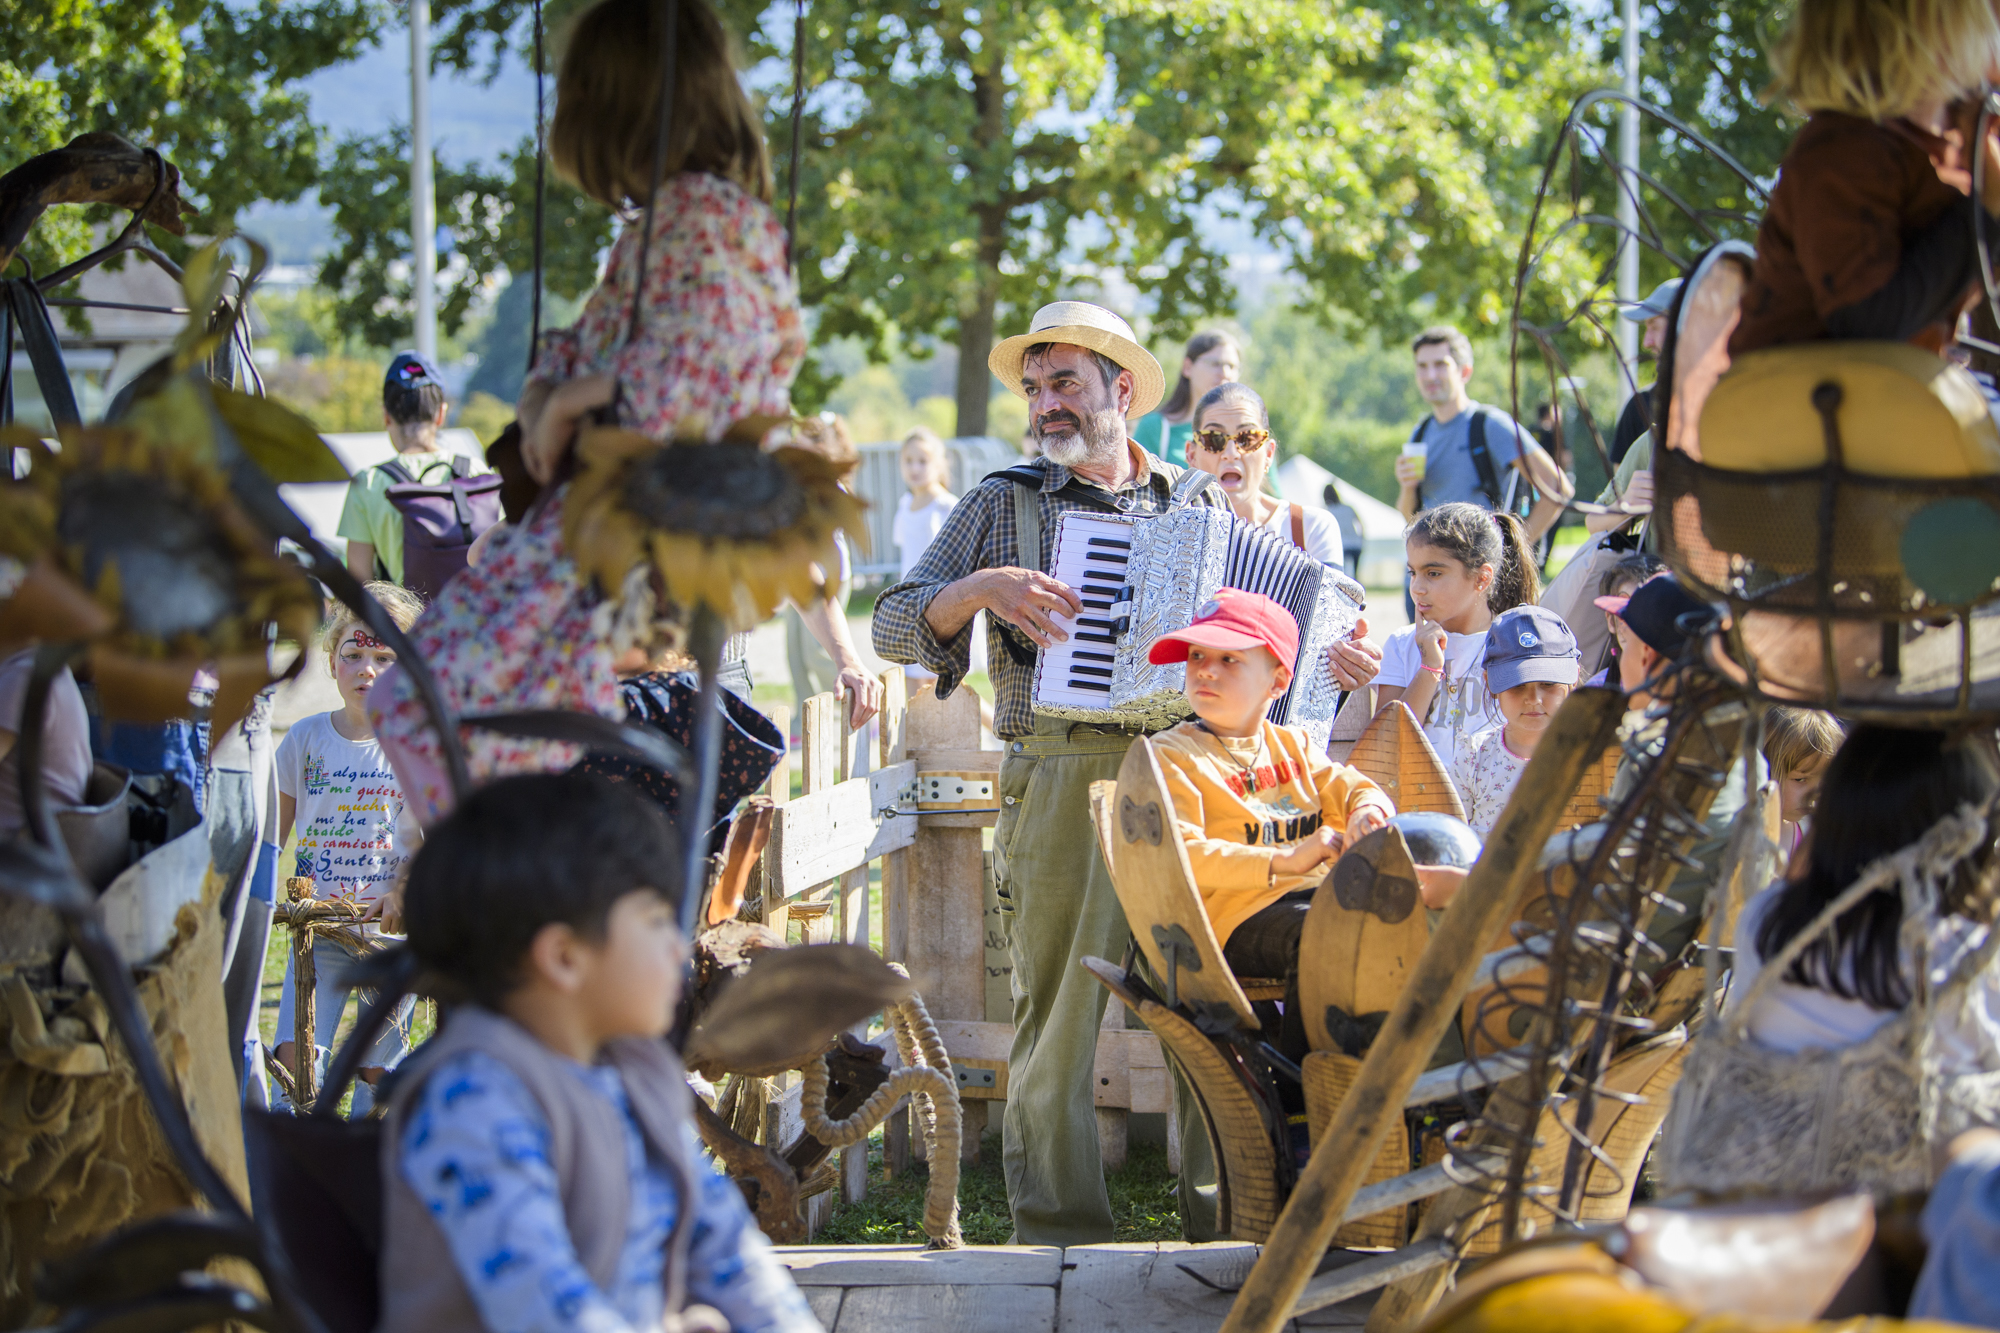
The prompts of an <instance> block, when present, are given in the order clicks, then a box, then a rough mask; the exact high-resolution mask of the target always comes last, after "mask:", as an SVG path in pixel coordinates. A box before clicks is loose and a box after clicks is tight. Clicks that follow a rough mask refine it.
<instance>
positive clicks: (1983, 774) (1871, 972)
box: [1726, 725, 2000, 1076]
mask: <svg viewBox="0 0 2000 1333" xmlns="http://www.w3.org/2000/svg"><path fill="white" fill-rule="evenodd" d="M1995 787H1996V777H1995V773H1994V768H1993V763H1992V760H1991V758H1990V757H1989V756H1988V754H1987V753H1986V752H1985V750H1984V749H1983V748H1982V747H1981V745H1980V744H1979V743H1978V742H1976V741H1974V740H1971V739H1969V738H1964V737H1952V736H1948V735H1947V734H1945V733H1943V732H1937V731H1916V730H1909V729H1904V728H1896V727H1877V726H1867V725H1863V726H1857V727H1856V728H1855V729H1854V731H1853V733H1852V734H1851V735H1849V736H1848V738H1847V739H1846V741H1845V742H1844V743H1843V744H1842V745H1841V747H1840V750H1839V752H1838V753H1836V754H1835V755H1834V757H1833V760H1832V762H1830V763H1829V764H1828V765H1827V770H1826V780H1825V783H1824V785H1823V786H1822V787H1821V788H1820V795H1819V808H1818V811H1817V813H1816V814H1815V816H1814V818H1813V823H1812V832H1811V834H1810V836H1809V837H1808V839H1807V842H1806V845H1805V846H1804V848H1803V849H1802V851H1801V854H1800V855H1799V856H1797V857H1795V858H1794V859H1793V863H1792V868H1791V870H1790V871H1789V872H1788V874H1787V875H1786V877H1785V878H1783V879H1780V880H1778V881H1777V882H1776V883H1774V884H1772V885H1771V886H1770V887H1769V888H1767V889H1765V890H1764V891H1763V892H1762V893H1760V894H1758V895H1757V896H1756V897H1754V898H1752V899H1751V900H1750V901H1749V902H1748V903H1746V904H1745V905H1744V907H1743V910H1742V912H1741V913H1740V914H1739V916H1738V917H1737V921H1736V930H1735V940H1736V962H1735V968H1734V971H1735V975H1734V977H1733V978H1732V980H1731V982H1730V987H1729V991H1730V1001H1729V1004H1728V1006H1727V1008H1726V1012H1729V1013H1734V1012H1735V1011H1736V1009H1737V1007H1738V1006H1739V1005H1740V1004H1741V1003H1742V1002H1743V1000H1744V998H1745V997H1746V996H1748V995H1749V994H1750V992H1751V989H1752V987H1753V985H1754V984H1755V983H1756V981H1757V979H1758V977H1759V976H1760V975H1761V974H1762V972H1763V971H1764V963H1763V960H1764V959H1766V958H1775V957H1777V955H1778V954H1779V952H1780V951H1781V950H1783V949H1784V948H1785V946H1786V945H1787V944H1789V943H1791V941H1792V939H1793V938H1794V937H1795V936H1797V935H1798V934H1799V932H1800V931H1802V930H1804V929H1805V928H1806V927H1807V926H1808V925H1809V924H1810V923H1811V922H1812V921H1813V919H1814V918H1815V917H1817V916H1819V915H1820V913H1821V912H1822V911H1824V910H1825V909H1826V907H1827V906H1828V905H1829V904H1831V903H1832V902H1833V901H1834V900H1835V899H1837V898H1838V897H1840V895H1841V893H1842V892H1843V891H1845V890H1846V889H1847V887H1848V886H1849V885H1851V884H1853V883H1854V882H1855V881H1856V880H1857V879H1859V878H1860V876H1861V873H1862V872H1863V871H1864V870H1866V869H1867V868H1868V867H1869V866H1870V865H1872V864H1873V863H1875V862H1877V861H1879V860H1881V859H1882V858H1883V857H1886V856H1891V855H1893V854H1894V853H1896V852H1898V851H1901V850H1902V849H1903V848H1905V847H1908V846H1909V845H1910V844H1912V843H1914V842H1916V841H1917V840H1918V839H1919V838H1921V837H1923V836H1924V834H1925V833H1926V832H1927V831H1928V830H1929V829H1930V828H1931V826H1932V825H1934V824H1936V823H1937V822H1938V821H1939V820H1941V819H1943V818H1944V817H1945V816H1946V815H1949V814H1952V813H1953V812H1955V811H1957V810H1959V809H1960V808H1962V807H1964V806H1966V805H1968V804H1969V805H1972V806H1975V807H1977V806H1983V805H1984V804H1985V803H1986V802H1987V801H1988V800H1989V799H1990V798H1991V797H1992V795H1993V792H1994V790H1995ZM1983 862H1984V859H1983V858H1980V857H1971V858H1967V859H1966V860H1965V861H1962V862H1960V863H1959V865H1958V867H1957V869H1956V870H1955V871H1954V872H1953V873H1952V876H1951V877H1950V878H1949V879H1948V881H1947V882H1946V883H1945V884H1944V885H1943V886H1942V893H1941V897H1940V901H1939V904H1938V915H1937V916H1936V917H1935V918H1934V919H1933V920H1932V921H1931V922H1929V923H1928V925H1927V927H1926V929H1925V931H1924V932H1923V934H1922V936H1920V937H1919V938H1920V939H1922V940H1923V941H1924V943H1925V944H1926V945H1927V946H1928V947H1927V953H1928V955H1929V956H1928V959H1927V960H1926V961H1927V964H1928V971H1929V973H1930V975H1929V977H1928V979H1927V980H1928V983H1929V985H1930V986H1931V987H1935V986H1938V985H1941V984H1942V983H1943V982H1944V980H1945V979H1946V978H1947V977H1948V976H1949V975H1950V973H1951V972H1952V971H1953V970H1954V968H1955V966H1956V964H1957V962H1958V960H1959V959H1961V958H1963V957H1964V956H1965V954H1966V951H1967V950H1968V949H1973V948H1977V947H1978V946H1979V945H1980V944H1981V943H1983V942H1984V941H1985V939H1986V935H1987V930H1988V927H1987V926H1986V925H1985V924H1983V923H1980V922H1976V921H1974V920H1971V919H1969V918H1968V917H1965V916H1961V915H1959V914H1958V913H1959V912H1960V911H1961V910H1963V909H1965V908H1967V907H1968V906H1970V905H1971V904H1969V903H1968V902H1967V901H1966V899H1967V897H1968V896H1969V892H1970V890H1972V889H1974V888H1975V887H1977V886H1976V884H1975V883H1974V882H1973V881H1975V880H1977V879H1978V878H1979V874H1980V872H1981V870H1982V869H1983ZM1909 944H1910V941H1909V940H1907V939H1906V938H1905V937H1904V932H1903V902H1902V897H1901V894H1900V893H1899V891H1898V889H1897V887H1896V886H1895V885H1894V884H1891V885H1890V886H1889V887H1887V888H1882V889H1877V890H1876V891H1875V892H1874V893H1872V894H1870V895H1868V896H1867V897H1865V898H1863V899H1862V900H1861V901H1860V902H1859V903H1858V904H1856V905H1855V906H1854V907H1851V908H1849V909H1848V910H1847V911H1846V912H1845V913H1844V914H1843V915H1841V916H1839V917H1836V918H1835V920H1834V924H1833V926H1832V928H1831V929H1829V930H1827V931H1826V932H1825V933H1823V934H1822V935H1821V936H1820V937H1819V938H1818V939H1816V940H1814V941H1812V943H1810V944H1808V945H1806V947H1805V949H1804V951H1803V952H1802V953H1800V955H1799V957H1798V961H1796V962H1795V963H1793V964H1792V965H1791V967H1789V968H1788V969H1786V971H1785V974H1784V975H1783V976H1782V977H1780V978H1774V979H1773V980H1772V981H1771V983H1770V984H1769V985H1767V986H1765V987H1764V988H1763V992H1762V994H1761V995H1759V996H1758V997H1757V999H1756V1001H1755V1004H1754V1007H1753V1008H1752V1009H1751V1010H1750V1011H1749V1013H1748V1014H1747V1024H1746V1030H1747V1032H1748V1034H1749V1036H1750V1037H1751V1038H1752V1039H1754V1040H1755V1041H1756V1042H1757V1043H1758V1044H1759V1045H1761V1046H1765V1047H1768V1048H1770V1049H1772V1050H1775V1051H1785V1052H1792V1053H1796V1052H1799V1051H1806V1050H1826V1051H1833V1050H1839V1049H1841V1048H1843V1047H1848V1046H1853V1045H1855V1044H1857V1043H1859V1042H1863V1041H1866V1040H1867V1039H1868V1038H1869V1037H1871V1036H1873V1035H1874V1034H1875V1033H1876V1032H1877V1031H1878V1030H1880V1029H1881V1028H1882V1026H1883V1025H1884V1024H1886V1023H1888V1022H1889V1021H1890V1020H1891V1019H1893V1018H1895V1017H1896V1015H1897V1014H1898V1013H1900V1012H1901V1011H1902V1010H1903V1009H1904V1008H1906V1007H1907V1006H1908V1005H1909V1004H1910V1002H1911V998H1912V995H1913V982H1914V981H1915V978H1913V977H1912V976H1911V974H1910V969H1911V967H1912V965H1913V964H1914V963H1915V962H1916V960H1915V959H1914V958H1912V957H1911V956H1910V951H1909V947H1908V946H1909ZM1934 1021H1935V1026H1934V1031H1933V1036H1934V1038H1935V1039H1936V1041H1937V1048H1936V1049H1937V1052H1938V1054H1939V1055H1940V1056H1941V1057H1942V1059H1943V1061H1944V1071H1943V1072H1945V1073H1946V1074H1947V1075H1948V1076H1950V1075H1966V1074H1978V1073H1993V1072H1995V1071H2000V979H1996V977H1995V976H1994V974H1993V971H1992V970H1991V969H1990V968H1989V969H1988V970H1987V971H1986V972H1984V973H1983V974H1981V975H1980V976H1978V977H1977V978H1975V979H1974V981H1973V982H1972V984H1971V986H1970V987H1969V988H1968V990H1967V993H1966V996H1965V1003H1964V1005H1963V1007H1962V1008H1959V1009H1958V1011H1957V1012H1956V1013H1952V1012H1948V1011H1944V1010H1941V1011H1940V1012H1939V1013H1938V1014H1937V1015H1936V1016H1935V1020H1934Z"/></svg>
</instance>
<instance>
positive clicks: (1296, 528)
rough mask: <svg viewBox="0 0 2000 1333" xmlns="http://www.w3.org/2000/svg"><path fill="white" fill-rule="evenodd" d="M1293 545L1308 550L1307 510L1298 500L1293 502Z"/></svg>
mask: <svg viewBox="0 0 2000 1333" xmlns="http://www.w3.org/2000/svg"><path fill="white" fill-rule="evenodd" d="M1292 545H1294V546H1296V547H1298V548H1299V549H1300V550H1301V551H1303V550H1305V549H1306V510H1305V506H1304V505H1302V504H1300V503H1299V502H1298V501H1296V500H1294V501H1292Z"/></svg>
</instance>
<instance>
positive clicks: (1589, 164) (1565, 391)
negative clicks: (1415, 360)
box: [1509, 89, 1770, 512]
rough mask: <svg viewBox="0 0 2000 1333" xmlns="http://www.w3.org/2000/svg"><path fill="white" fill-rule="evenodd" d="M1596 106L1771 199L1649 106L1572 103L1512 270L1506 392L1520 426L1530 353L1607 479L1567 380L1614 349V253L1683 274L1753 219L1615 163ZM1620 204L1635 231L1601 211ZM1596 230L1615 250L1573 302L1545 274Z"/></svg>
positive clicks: (1605, 453) (1617, 97)
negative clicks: (1644, 123)
mask: <svg viewBox="0 0 2000 1333" xmlns="http://www.w3.org/2000/svg"><path fill="white" fill-rule="evenodd" d="M1600 106H1630V107H1633V108H1635V109H1636V110H1637V111H1638V113H1639V115H1640V116H1641V117H1642V118H1643V119H1645V120H1648V121H1651V122H1652V123H1653V124H1654V125H1656V126H1657V127H1659V128H1662V129H1664V130H1666V131H1668V132H1669V133H1670V134H1671V135H1672V136H1674V138H1676V139H1677V140H1678V141H1679V142H1680V144H1681V145H1683V146H1685V148H1686V149H1687V150H1689V151H1692V152H1695V153H1699V154H1703V155H1706V156H1708V157H1710V158H1713V159H1714V160H1715V161H1716V162H1717V163H1719V164H1720V165H1721V166H1722V167H1723V168H1724V170H1725V171H1726V172H1727V174H1728V175H1729V176H1730V177H1733V178H1734V179H1735V180H1736V181H1738V182H1740V183H1741V185H1742V188H1743V193H1744V196H1745V198H1746V199H1748V200H1750V201H1752V202H1754V203H1755V204H1756V205H1757V206H1759V207H1761V206H1762V205H1763V204H1764V203H1765V202H1767V201H1768V199H1769V197H1770V191H1769V189H1768V187H1767V186H1766V184H1765V183H1764V182H1763V181H1760V180H1759V179H1758V178H1757V177H1756V176H1755V175H1754V174H1752V172H1751V171H1750V169H1749V168H1747V167H1745V166H1744V165H1743V164H1742V163H1741V162H1738V161H1737V160H1736V159H1735V158H1734V157H1733V156H1731V155H1730V154H1729V153H1728V152H1727V151H1726V150H1724V149H1723V148H1721V147H1720V146H1718V145H1717V144H1716V143H1715V142H1714V141H1712V140H1710V139H1708V138H1707V137H1705V136H1704V135H1702V134H1701V133H1700V132H1699V131H1697V130H1695V129H1694V128H1692V127H1691V126H1689V125H1688V124H1687V123H1686V122H1685V121H1683V120H1681V119H1680V118H1678V117H1677V116H1674V115H1673V114H1672V113H1670V112H1667V111H1663V110H1661V109H1660V108H1659V107H1656V106H1654V105H1653V104H1652V103H1650V102H1645V101H1641V100H1639V99H1637V98H1632V97H1627V96H1626V95H1625V94H1623V93H1619V92H1613V91H1611V90H1609V89H1598V90H1596V91H1593V92H1588V93H1585V94H1584V95H1583V96H1582V97H1579V98H1578V99H1577V100H1576V102H1575V104H1574V105H1573V106H1571V107H1570V111H1569V115H1568V116H1567V117H1565V118H1564V120H1563V123H1562V126H1561V128H1560V129H1559V130H1558V131H1557V133H1556V139H1555V143H1554V145H1553V146H1552V147H1551V148H1550V150H1549V156H1548V160H1547V162H1546V163H1545V165H1544V166H1543V168H1542V180H1541V185H1540V186H1539V187H1538V188H1537V190H1536V192H1535V203H1534V207H1533V208H1532V209H1531V210H1530V212H1529V214H1528V225H1527V228H1526V230H1525V231H1524V232H1523V234H1522V237H1521V252H1520V256H1519V258H1518V259H1517V260H1516V262H1515V266H1514V307H1513V320H1512V327H1511V346H1510V360H1511V371H1510V380H1509V392H1510V394H1511V395H1512V410H1513V415H1514V417H1515V418H1516V419H1517V420H1520V419H1522V416H1521V399H1522V393H1523V381H1524V379H1525V378H1526V377H1527V376H1528V375H1529V374H1531V373H1532V372H1531V371H1529V370H1527V369H1525V368H1524V365H1523V363H1524V362H1526V361H1528V360H1529V359H1530V357H1531V356H1532V357H1534V358H1535V359H1539V361H1540V362H1541V367H1542V370H1543V372H1544V373H1545V375H1546V383H1547V386H1548V387H1547V395H1548V396H1547V401H1549V402H1551V403H1558V404H1560V403H1563V401H1564V399H1565V398H1567V399H1568V402H1569V404H1570V406H1571V407H1573V408H1574V411H1575V414H1576V415H1575V419H1576V420H1580V421H1581V422H1583V424H1584V426H1585V428H1586V429H1587V430H1588V431H1589V434H1590V439H1591V443H1592V445H1593V446H1594V447H1595V449H1596V450H1597V454H1598V457H1599V459H1600V460H1601V461H1602V462H1603V464H1604V469H1605V475H1606V476H1609V475H1611V472H1612V466H1611V455H1610V450H1609V448H1608V447H1607V446H1606V444H1605V439H1604V432H1603V431H1602V430H1601V429H1599V425H1598V422H1597V419H1596V418H1595V416H1593V414H1592V413H1591V410H1590V405H1589V403H1588V401H1587V400H1586V399H1585V397H1584V395H1583V392H1582V389H1581V388H1580V387H1579V386H1578V384H1577V382H1576V381H1575V379H1574V378H1573V376H1572V364H1573V360H1574V358H1576V357H1577V356H1578V355H1580V354H1581V353H1582V352H1584V351H1585V350H1586V349H1588V348H1593V347H1610V346H1615V345H1616V342H1617V338H1616V335H1615V334H1614V333H1613V331H1612V325H1611V323H1610V321H1611V319H1612V318H1613V317H1614V316H1615V314H1616V312H1617V309H1618V301H1617V297H1616V294H1615V278H1616V273H1617V269H1618V256H1619V253H1620V251H1621V250H1622V249H1623V247H1624V246H1625V245H1637V246H1640V247H1642V248H1643V249H1644V250H1647V251H1651V252H1652V253H1653V254H1656V255H1658V256H1660V257H1661V258H1663V259H1665V260H1666V261H1667V262H1668V263H1670V264H1671V265H1673V267H1674V268H1675V269H1676V270H1677V271H1679V272H1682V273H1685V272H1686V271H1687V269H1688V267H1689V265H1690V264H1692V263H1693V261H1694V259H1695V257H1696V256H1697V255H1698V254H1699V253H1700V252H1701V251H1702V250H1704V249H1706V248H1707V247H1708V246H1710V245H1713V244H1714V243H1716V242H1717V241H1721V240H1725V239H1729V238H1731V237H1737V238H1741V239H1744V240H1748V239H1750V238H1751V237H1752V236H1753V235H1754V234H1755V231H1756V225H1757V215H1756V214H1753V213H1749V212H1745V211H1743V210H1742V209H1737V208H1713V207H1707V206H1704V205H1698V204H1696V203H1693V202H1691V201H1689V200H1686V199H1683V198H1681V196H1680V195H1679V194H1677V193H1676V192H1675V191H1674V190H1673V189H1672V188H1671V187H1669V186H1668V185H1666V184H1665V183H1664V182H1663V181H1661V180H1660V179H1659V178H1658V177H1657V176H1655V175H1654V174H1652V173H1651V172H1648V171H1645V170H1642V169H1635V168H1631V167H1628V166H1626V165H1625V164H1623V163H1621V162H1619V161H1618V160H1617V159H1616V157H1615V156H1614V155H1613V153H1612V150H1611V149H1610V147H1609V146H1608V145H1607V143H1606V136H1605V132H1604V130H1603V129H1602V128H1601V127H1600V126H1598V125H1597V124H1596V123H1595V122H1594V119H1593V117H1592V115H1591V113H1592V112H1593V110H1594V109H1596V108H1599V107H1600ZM1617 200H1630V201H1631V203H1632V205H1633V211H1634V214H1635V216H1636V218H1637V221H1636V223H1635V225H1633V226H1631V227H1627V226H1626V225H1625V224H1624V223H1623V222H1621V221H1619V219H1618V217H1617V213H1616V208H1615V203H1614V207H1613V210H1612V211H1610V212H1606V211H1605V210H1604V204H1605V203H1606V202H1612V201H1617ZM1602 231H1608V232H1609V233H1610V234H1611V244H1610V245H1608V246H1604V247H1602V253H1603V254H1604V256H1605V258H1604V260H1603V263H1602V266H1601V267H1599V268H1598V269H1597V271H1596V273H1595V276H1594V277H1593V278H1592V279H1591V280H1590V282H1589V284H1588V286H1587V289H1586V290H1585V291H1584V292H1583V294H1582V295H1581V296H1580V297H1575V298H1573V297H1570V296H1568V295H1567V294H1564V293H1561V292H1558V291H1556V290H1555V287H1554V284H1553V283H1552V282H1551V281H1550V280H1549V276H1548V275H1549V270H1550V269H1551V267H1552V262H1551V261H1552V260H1553V259H1554V258H1555V257H1556V256H1557V255H1558V254H1559V253H1560V252H1561V251H1562V250H1563V249H1565V248H1567V247H1570V246H1574V245H1577V244H1579V243H1588V242H1595V241H1598V240H1600V239H1601V238H1600V237H1597V236H1593V235H1591V233H1593V232H1602ZM1596 248H1597V247H1596V246H1595V245H1593V249H1596ZM1542 308H1549V309H1550V313H1549V314H1548V315H1547V316H1546V317H1545V318H1546V322H1543V323H1536V322H1534V321H1533V320H1531V319H1530V318H1528V317H1527V314H1526V312H1528V311H1531V310H1537V309H1542ZM1531 349H1532V351H1531ZM1620 373H1621V374H1622V375H1623V376H1624V378H1625V383H1626V388H1627V389H1628V390H1630V391H1633V392H1636V391H1637V390H1638V388H1639V385H1638V381H1637V379H1636V376H1635V374H1634V370H1633V369H1632V368H1627V367H1620ZM1565 415H1568V412H1567V411H1566V412H1565ZM1571 507H1572V508H1574V509H1579V510H1584V511H1586V512H1589V511H1592V510H1593V509H1594V506H1590V505H1573V506H1571Z"/></svg>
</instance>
